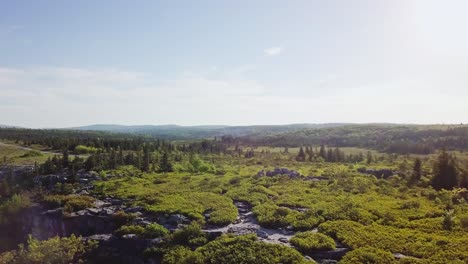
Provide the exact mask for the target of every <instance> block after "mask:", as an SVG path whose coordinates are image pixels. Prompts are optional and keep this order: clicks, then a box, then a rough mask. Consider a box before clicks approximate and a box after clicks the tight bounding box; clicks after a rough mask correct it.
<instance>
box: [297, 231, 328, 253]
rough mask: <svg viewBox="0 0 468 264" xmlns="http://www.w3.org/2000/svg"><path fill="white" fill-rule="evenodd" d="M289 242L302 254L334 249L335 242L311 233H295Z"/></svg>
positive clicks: (322, 235) (324, 236) (321, 235)
mask: <svg viewBox="0 0 468 264" xmlns="http://www.w3.org/2000/svg"><path fill="white" fill-rule="evenodd" d="M290 242H291V244H292V245H293V246H295V247H296V248H297V249H298V250H299V251H300V252H302V253H304V254H307V253H310V252H313V251H316V250H331V249H335V241H334V240H333V239H332V238H331V237H329V236H327V235H324V234H321V233H316V232H312V231H307V232H302V233H297V234H296V235H295V236H294V237H292V238H291V240H290Z"/></svg>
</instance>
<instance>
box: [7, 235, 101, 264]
mask: <svg viewBox="0 0 468 264" xmlns="http://www.w3.org/2000/svg"><path fill="white" fill-rule="evenodd" d="M96 247H97V243H96V242H94V241H88V242H84V241H83V240H82V239H81V238H80V237H76V236H75V235H71V236H70V237H53V238H50V239H48V240H44V241H39V240H36V239H34V238H32V237H31V236H30V237H29V239H28V242H27V245H26V247H24V246H23V245H20V247H19V249H18V250H14V251H10V252H7V253H4V254H2V255H0V263H8V264H24V263H32V264H34V263H48V264H66V263H82V262H83V260H84V258H83V256H84V254H85V253H87V252H89V251H91V250H93V249H94V248H96Z"/></svg>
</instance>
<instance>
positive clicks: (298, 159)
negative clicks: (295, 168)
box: [296, 147, 306, 162]
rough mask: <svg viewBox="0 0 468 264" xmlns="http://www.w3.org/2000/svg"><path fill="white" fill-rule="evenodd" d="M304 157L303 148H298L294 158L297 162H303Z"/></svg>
mask: <svg viewBox="0 0 468 264" xmlns="http://www.w3.org/2000/svg"><path fill="white" fill-rule="evenodd" d="M305 158H306V155H305V152H304V149H303V148H302V147H300V148H299V153H297V156H296V160H297V161H299V162H304V161H305Z"/></svg>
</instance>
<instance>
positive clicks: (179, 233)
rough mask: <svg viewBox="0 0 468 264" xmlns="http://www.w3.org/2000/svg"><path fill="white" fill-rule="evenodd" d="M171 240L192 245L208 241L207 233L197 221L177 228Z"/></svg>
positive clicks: (199, 244)
mask: <svg viewBox="0 0 468 264" xmlns="http://www.w3.org/2000/svg"><path fill="white" fill-rule="evenodd" d="M171 241H172V242H173V243H175V244H178V245H184V246H190V247H197V246H202V245H204V244H206V242H208V240H207V238H206V235H205V233H203V231H202V230H201V227H200V225H199V224H198V223H196V222H192V223H191V224H190V225H188V226H185V227H183V228H181V229H178V230H176V231H175V232H174V233H173V234H172V236H171Z"/></svg>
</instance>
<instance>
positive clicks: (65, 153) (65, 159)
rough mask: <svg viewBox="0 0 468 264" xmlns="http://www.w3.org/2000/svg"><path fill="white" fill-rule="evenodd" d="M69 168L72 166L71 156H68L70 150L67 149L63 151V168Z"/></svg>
mask: <svg viewBox="0 0 468 264" xmlns="http://www.w3.org/2000/svg"><path fill="white" fill-rule="evenodd" d="M69 166H70V160H69V155H68V149H65V150H64V151H63V156H62V167H63V168H68V167H69Z"/></svg>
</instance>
